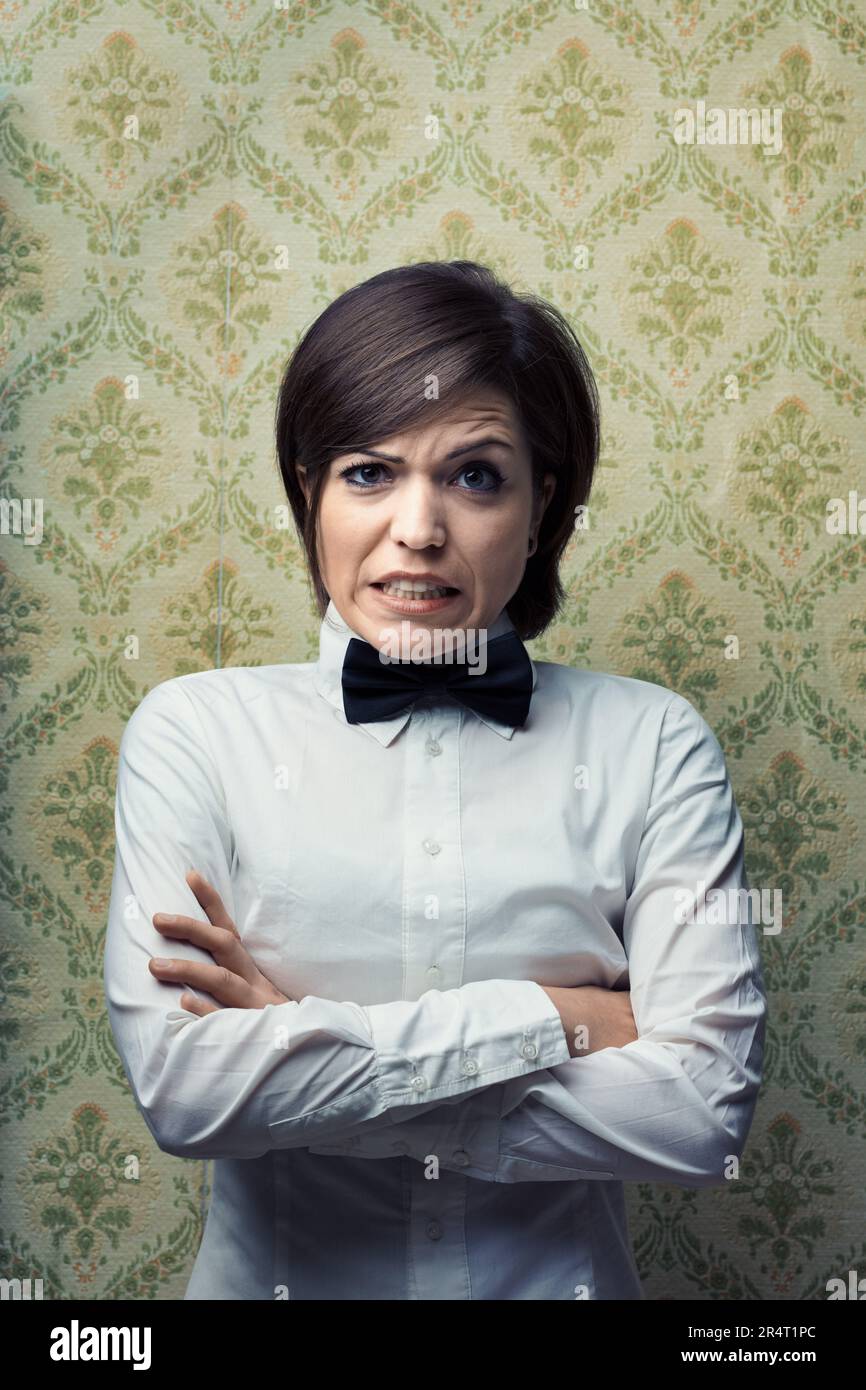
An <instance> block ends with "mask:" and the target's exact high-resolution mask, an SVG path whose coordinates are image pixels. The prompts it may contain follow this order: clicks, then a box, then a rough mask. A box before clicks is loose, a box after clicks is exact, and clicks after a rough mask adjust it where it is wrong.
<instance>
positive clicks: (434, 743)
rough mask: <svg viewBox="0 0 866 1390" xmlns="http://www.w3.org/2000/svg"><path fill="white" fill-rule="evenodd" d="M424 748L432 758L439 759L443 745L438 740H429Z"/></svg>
mask: <svg viewBox="0 0 866 1390" xmlns="http://www.w3.org/2000/svg"><path fill="white" fill-rule="evenodd" d="M424 746H425V748H426V749H427V752H428V753H429V754H430V757H431V758H438V757H439V754H440V753H441V752H442V744H441V743H440V742H439V740H438V739H435V738H428V740H427V742H426V744H425V745H424Z"/></svg>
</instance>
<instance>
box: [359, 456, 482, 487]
mask: <svg viewBox="0 0 866 1390" xmlns="http://www.w3.org/2000/svg"><path fill="white" fill-rule="evenodd" d="M384 471H387V470H384ZM382 473H383V468H382V464H381V463H350V464H349V465H348V467H346V468H343V469H341V470H340V473H339V474H338V476H339V477H340V478H345V480H346V482H347V483H348V485H349V487H356V488H367V489H370V488H373V487H376V486H377V485H378V484H379V483H381V482H383V481H384V479H383V478H382V476H381V475H382ZM355 474H360V477H355V476H354V475H355ZM371 475H372V476H371ZM457 476H458V478H460V477H465V478H467V479H468V486H466V487H464V489H463V490H464V491H465V492H496V491H498V489H499V488H500V487H501V486H502V483H503V477H502V474H501V473H500V472H499V469H498V468H494V467H493V465H492V464H489V463H472V464H467V465H466V467H465V468H461V470H460V472H459V473H458V475H457Z"/></svg>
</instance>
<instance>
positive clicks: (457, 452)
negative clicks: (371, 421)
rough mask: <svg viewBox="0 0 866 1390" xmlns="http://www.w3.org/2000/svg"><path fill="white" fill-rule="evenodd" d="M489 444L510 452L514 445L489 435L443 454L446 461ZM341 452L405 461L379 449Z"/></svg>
mask: <svg viewBox="0 0 866 1390" xmlns="http://www.w3.org/2000/svg"><path fill="white" fill-rule="evenodd" d="M491 445H498V446H499V448H500V449H511V450H512V452H513V450H514V445H513V444H511V443H509V441H508V440H507V439H495V438H494V437H493V436H492V435H491V436H490V437H489V438H487V439H476V440H475V442H474V444H461V445H460V447H459V448H457V449H452V450H451V452H450V454H446V455H445V459H446V462H447V460H448V459H456V458H459V457H460V455H461V454H470V453H471V452H472V450H473V449H485V448H489V447H490V446H491ZM343 452H344V453H347V454H371V455H372V456H373V457H374V458H377V459H386V460H387V462H388V463H405V462H406V460H405V459H401V458H400V457H399V456H398V455H397V454H383V453H382V452H381V450H380V449H345V450H344V451H343Z"/></svg>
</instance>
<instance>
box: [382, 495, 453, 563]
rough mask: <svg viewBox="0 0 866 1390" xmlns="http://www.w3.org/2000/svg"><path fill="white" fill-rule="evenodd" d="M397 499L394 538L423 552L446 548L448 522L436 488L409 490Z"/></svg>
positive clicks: (392, 528) (394, 516) (392, 520)
mask: <svg viewBox="0 0 866 1390" xmlns="http://www.w3.org/2000/svg"><path fill="white" fill-rule="evenodd" d="M401 491H402V492H403V495H402V496H401V497H395V498H394V503H393V513H392V517H391V539H392V540H393V541H395V542H402V543H403V544H404V545H410V546H412V547H413V549H416V550H421V549H423V547H424V546H427V545H442V543H443V541H444V540H445V522H444V518H443V515H442V506H441V502H440V501H439V500H438V499H437V497H436V495H435V492H434V490H433V489H432V488H428V487H423V486H422V487H407V488H405V490H403V489H401Z"/></svg>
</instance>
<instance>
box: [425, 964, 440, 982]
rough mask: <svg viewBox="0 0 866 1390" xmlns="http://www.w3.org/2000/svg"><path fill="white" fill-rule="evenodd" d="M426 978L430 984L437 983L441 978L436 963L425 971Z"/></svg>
mask: <svg viewBox="0 0 866 1390" xmlns="http://www.w3.org/2000/svg"><path fill="white" fill-rule="evenodd" d="M427 979H428V980H429V981H430V983H431V985H438V984H439V981H440V980H441V979H442V971H441V970H440V969H439V966H438V965H431V966H430V969H429V970H428V971H427Z"/></svg>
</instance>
